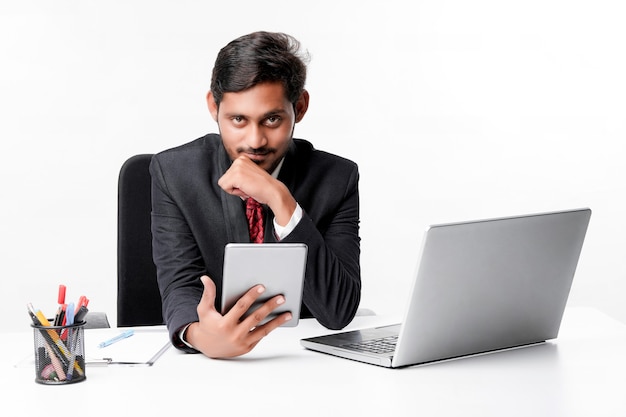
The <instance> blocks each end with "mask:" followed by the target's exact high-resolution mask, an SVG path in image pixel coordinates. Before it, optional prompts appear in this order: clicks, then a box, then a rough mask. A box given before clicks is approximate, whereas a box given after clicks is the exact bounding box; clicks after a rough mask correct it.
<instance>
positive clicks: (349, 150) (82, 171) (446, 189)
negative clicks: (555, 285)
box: [0, 0, 626, 329]
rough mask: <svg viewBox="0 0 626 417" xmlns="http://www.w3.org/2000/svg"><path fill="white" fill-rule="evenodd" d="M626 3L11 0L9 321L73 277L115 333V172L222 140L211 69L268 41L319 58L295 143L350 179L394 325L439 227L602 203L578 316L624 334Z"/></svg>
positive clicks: (3, 68)
mask: <svg viewBox="0 0 626 417" xmlns="http://www.w3.org/2000/svg"><path fill="white" fill-rule="evenodd" d="M623 4H624V3H623V1H621V0H593V1H591V0H587V1H584V0H580V1H571V0H567V1H566V0H525V1H500V0H492V1H489V0H475V1H464V0H432V1H417V2H413V1H398V0H385V1H366V0H359V1H343V2H340V1H324V0H318V1H315V2H306V3H303V4H300V2H294V1H282V0H278V1H273V2H260V1H250V0H240V1H237V2H230V1H226V2H218V1H176V2H174V1H164V0H161V1H155V0H150V1H148V0H142V1H111V0H109V1H86V0H82V1H78V0H77V1H65V0H56V1H44V0H37V1H17V0H15V1H2V2H1V3H0V138H1V139H2V142H1V145H0V147H1V154H0V186H1V189H0V190H1V195H2V203H1V204H0V233H1V234H0V236H1V238H2V251H1V252H0V261H1V268H2V269H1V274H2V296H3V297H2V302H1V303H0V316H1V317H3V318H4V323H3V326H4V327H5V329H23V328H24V326H27V325H28V324H29V318H28V316H27V313H26V307H25V305H26V303H27V302H32V303H33V304H34V305H35V307H36V308H41V309H42V310H43V311H44V312H47V314H48V315H51V314H53V313H54V310H55V307H56V291H57V287H58V285H59V284H60V283H63V284H65V285H67V287H68V292H67V297H68V300H77V299H78V297H79V296H80V295H82V294H85V295H87V297H88V298H89V299H90V300H91V301H90V305H89V306H90V308H91V309H92V310H94V311H105V312H107V314H108V315H109V319H110V320H111V321H112V324H115V322H116V317H115V296H116V280H117V278H116V237H117V235H116V233H117V231H116V216H117V176H118V173H119V168H120V166H121V165H122V163H123V162H124V161H125V160H126V159H127V158H128V157H129V156H131V155H133V154H137V153H154V152H158V151H160V150H163V149H166V148H169V147H172V146H176V145H179V144H182V143H184V142H187V141H190V140H192V139H195V138H196V137H199V136H201V135H204V134H205V133H208V132H214V131H216V126H215V124H214V123H213V121H212V120H211V119H210V116H209V114H208V111H207V110H206V106H205V102H204V96H205V94H206V91H207V90H208V87H209V80H210V72H211V69H212V65H213V62H214V59H215V55H216V54H217V52H218V50H219V49H220V48H221V47H222V46H224V45H225V44H226V43H227V42H229V41H230V40H232V39H234V38H236V37H238V36H240V35H243V34H245V33H249V32H252V31H255V30H270V31H284V32H288V33H290V34H292V35H294V36H296V37H297V38H298V39H299V40H300V41H301V42H302V44H303V45H304V46H305V47H306V49H308V50H309V52H310V53H311V56H312V60H311V64H310V67H309V78H308V82H307V88H308V89H309V91H310V93H311V105H310V110H309V113H308V114H307V116H306V117H305V119H304V120H303V121H302V122H301V123H300V124H299V125H298V126H297V127H296V136H297V137H302V138H306V139H308V140H310V141H312V142H313V143H314V144H315V146H316V147H317V148H319V149H324V150H327V151H330V152H333V153H337V154H340V155H343V156H346V157H348V158H350V159H353V160H354V161H356V162H357V163H358V164H359V167H360V172H361V183H360V191H361V237H362V262H361V263H362V280H363V297H362V300H363V301H362V305H363V306H364V307H368V308H371V309H373V310H374V311H376V312H377V313H388V312H391V313H395V312H398V311H401V310H402V308H403V307H404V300H405V299H406V295H407V290H408V288H409V284H410V280H411V277H412V274H413V272H414V271H413V270H414V268H415V262H416V253H417V251H418V248H419V243H420V241H421V236H422V232H423V230H424V228H425V227H426V226H427V225H428V224H431V223H442V222H451V221H461V220H471V219H478V218H484V217H500V216H505V215H515V214H523V213H535V212H542V211H552V210H558V209H567V208H579V207H590V208H591V209H592V210H593V215H592V220H591V224H590V228H589V231H588V234H587V240H586V242H585V245H584V248H583V253H582V256H581V259H580V263H579V267H578V270H577V273H576V277H575V280H574V286H573V288H572V292H571V296H570V300H569V302H570V305H585V306H593V307H597V308H599V309H601V310H603V311H605V312H606V313H608V314H610V315H613V316H614V317H616V318H618V319H620V320H622V321H626V303H624V302H623V300H624V294H625V290H626V283H625V282H624V278H625V276H626V265H625V262H624V260H625V256H624V254H625V253H626V239H625V234H624V231H625V220H624V219H625V217H626V210H625V207H624V206H625V205H624V202H625V199H624V191H625V188H626V186H625V180H626V175H625V174H626V167H625V164H624V156H625V155H624V153H625V145H624V137H625V133H626V126H625V116H626V99H625V97H626V76H625V75H624V74H626V53H625V51H626V42H625V39H626V25H624V22H625V21H626V6H624V5H623Z"/></svg>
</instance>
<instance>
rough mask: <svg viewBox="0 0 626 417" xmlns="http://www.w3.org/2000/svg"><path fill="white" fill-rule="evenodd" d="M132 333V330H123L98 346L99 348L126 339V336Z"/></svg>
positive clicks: (133, 332)
mask: <svg viewBox="0 0 626 417" xmlns="http://www.w3.org/2000/svg"><path fill="white" fill-rule="evenodd" d="M133 334H135V331H134V330H126V331H125V332H123V333H120V334H118V335H117V336H115V337H113V338H111V339H109V340H105V341H104V342H102V343H100V344H99V345H98V347H99V348H103V347H107V346H109V345H112V344H113V343H115V342H119V341H120V340H123V339H126V338H127V337H131V336H132V335H133Z"/></svg>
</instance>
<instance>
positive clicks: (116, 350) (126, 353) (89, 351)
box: [85, 328, 171, 366]
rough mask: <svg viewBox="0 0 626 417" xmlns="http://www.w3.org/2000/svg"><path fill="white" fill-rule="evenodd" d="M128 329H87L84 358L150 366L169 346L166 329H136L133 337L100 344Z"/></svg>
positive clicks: (117, 363) (89, 362) (94, 360)
mask: <svg viewBox="0 0 626 417" xmlns="http://www.w3.org/2000/svg"><path fill="white" fill-rule="evenodd" d="M125 330H128V329H126V328H119V329H92V330H89V331H86V332H85V359H86V361H87V364H88V365H90V364H91V365H96V364H98V363H101V364H104V365H106V364H111V365H146V366H151V365H152V364H153V363H154V362H155V361H156V360H157V359H158V358H159V357H160V356H161V354H163V353H164V352H165V351H166V350H167V349H168V348H169V347H170V346H171V343H170V341H169V335H168V333H167V330H165V328H157V329H152V328H135V329H134V333H133V335H132V336H130V337H126V338H123V339H121V340H119V341H117V342H115V343H113V344H111V345H109V346H105V347H103V348H100V347H98V345H99V344H100V343H102V342H104V341H106V340H109V339H111V338H114V337H116V336H118V335H119V334H121V333H122V332H124V331H125Z"/></svg>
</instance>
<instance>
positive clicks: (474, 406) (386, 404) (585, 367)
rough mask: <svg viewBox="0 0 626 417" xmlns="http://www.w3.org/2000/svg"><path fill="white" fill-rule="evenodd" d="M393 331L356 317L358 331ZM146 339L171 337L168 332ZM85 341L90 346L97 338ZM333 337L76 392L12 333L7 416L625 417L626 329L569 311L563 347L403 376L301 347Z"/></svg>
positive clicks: (181, 358) (130, 371) (121, 376)
mask: <svg viewBox="0 0 626 417" xmlns="http://www.w3.org/2000/svg"><path fill="white" fill-rule="evenodd" d="M391 322H392V320H391V319H390V318H388V317H379V316H365V317H357V318H356V319H355V320H354V322H353V323H352V324H351V325H350V326H349V328H351V329H352V328H360V327H367V326H370V325H379V324H389V323H391ZM137 331H138V332H140V331H143V329H137ZM147 331H151V332H155V331H157V332H163V334H164V337H165V338H166V336H165V330H164V329H155V328H152V329H150V330H147ZM86 332H87V334H86V339H87V340H88V342H87V343H88V344H89V343H91V342H90V341H89V338H90V337H92V338H93V337H96V336H95V335H97V333H95V332H97V331H95V330H94V331H93V332H94V333H89V332H92V331H91V330H87V331H86ZM328 332H329V331H328V330H324V329H323V328H322V327H321V326H319V324H317V322H315V321H314V320H303V321H301V323H300V325H299V326H298V327H297V328H284V329H278V330H276V331H275V332H273V333H272V334H271V335H270V336H268V337H267V338H266V339H265V340H263V341H262V342H261V343H260V344H259V345H258V346H257V348H256V349H255V350H254V351H253V352H251V353H249V354H248V355H245V356H242V357H240V358H237V359H231V360H213V359H209V358H206V357H204V356H202V355H190V354H183V353H181V352H179V351H178V350H176V349H173V348H172V349H169V350H167V351H166V352H165V354H164V355H163V356H162V357H161V358H160V359H159V360H158V361H157V362H156V363H155V365H154V366H152V367H122V366H115V367H113V366H109V367H88V368H87V380H86V381H84V382H81V383H77V384H71V385H66V386H44V385H40V384H37V383H35V382H34V376H35V374H34V367H33V366H26V365H24V364H23V363H22V364H18V362H19V359H20V357H19V356H20V355H22V354H28V352H29V349H31V350H32V346H33V336H32V331H24V332H20V333H5V334H4V336H5V341H7V340H8V341H10V343H3V344H2V345H1V346H0V351H1V352H2V359H1V361H0V369H2V373H3V375H2V378H0V392H2V397H3V403H4V404H3V405H4V406H5V407H4V409H17V410H23V412H24V413H25V415H45V414H44V413H46V414H48V415H55V414H57V412H62V410H63V409H64V407H69V408H70V409H73V410H75V411H76V413H80V414H83V415H86V416H99V415H121V416H125V415H134V416H136V415H194V414H195V413H202V414H203V415H214V413H215V412H218V413H219V412H222V411H223V412H225V413H228V415H235V416H238V415H251V416H252V415H256V416H258V415H262V416H264V415H279V416H282V415H288V416H292V415H294V416H296V415H297V416H301V415H305V416H309V415H310V416H320V415H340V414H346V415H350V416H352V415H357V414H363V415H366V416H370V415H376V414H379V415H384V416H394V415H400V416H405V415H411V416H415V415H424V416H433V415H451V416H452V415H454V416H458V415H463V416H473V415H476V416H492V415H493V416H531V415H532V416H592V415H593V416H615V415H626V395H625V394H624V375H625V374H626V355H625V353H626V325H624V324H622V323H620V322H618V321H616V320H613V319H611V318H610V317H608V316H606V315H604V314H603V313H601V312H599V311H597V310H593V309H585V308H571V309H567V310H566V314H565V317H564V319H563V324H562V327H561V332H560V334H559V337H558V338H557V339H556V340H553V341H550V342H547V343H545V344H541V345H538V346H533V347H528V348H522V349H515V350H509V351H504V352H498V353H493V354H488V355H481V356H474V357H469V358H464V359H459V360H453V361H447V362H439V363H435V364H430V365H425V366H415V367H409V368H402V369H386V368H380V367H377V366H372V365H367V364H363V363H359V362H354V361H349V360H345V359H339V358H335V357H333V356H329V355H324V354H321V353H317V352H312V351H308V350H305V349H303V348H302V347H301V346H300V343H299V340H300V339H301V338H303V337H308V336H313V335H318V334H322V333H328ZM120 343H122V342H120ZM158 347H159V346H149V347H147V348H148V349H149V350H150V351H156V350H158ZM15 352H20V355H18V357H16V356H15ZM87 354H88V356H89V351H88V352H87ZM22 356H23V355H22ZM12 406H15V407H16V408H13V407H12ZM55 409H56V410H55ZM81 411H82V413H81ZM192 413H194V414H192ZM253 413H254V414H253Z"/></svg>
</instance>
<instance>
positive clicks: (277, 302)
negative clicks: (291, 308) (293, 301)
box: [276, 297, 285, 304]
mask: <svg viewBox="0 0 626 417" xmlns="http://www.w3.org/2000/svg"><path fill="white" fill-rule="evenodd" d="M284 302H285V297H279V298H278V299H277V300H276V304H282V303H284Z"/></svg>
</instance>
